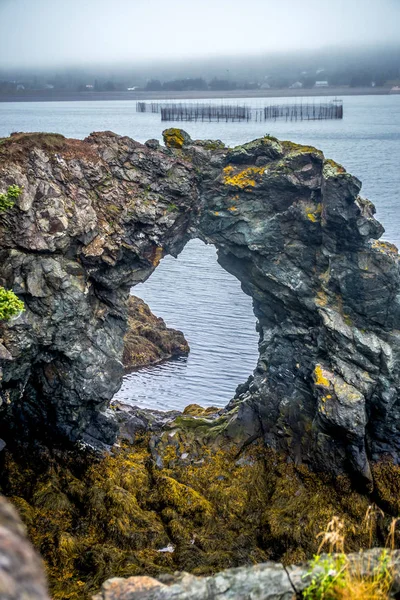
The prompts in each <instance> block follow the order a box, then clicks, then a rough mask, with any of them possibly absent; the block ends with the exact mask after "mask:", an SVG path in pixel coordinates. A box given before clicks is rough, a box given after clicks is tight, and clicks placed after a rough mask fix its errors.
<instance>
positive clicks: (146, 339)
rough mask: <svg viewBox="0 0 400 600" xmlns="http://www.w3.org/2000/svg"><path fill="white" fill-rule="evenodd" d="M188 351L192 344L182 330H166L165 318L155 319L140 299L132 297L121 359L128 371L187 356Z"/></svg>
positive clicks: (129, 301) (130, 298) (169, 328)
mask: <svg viewBox="0 0 400 600" xmlns="http://www.w3.org/2000/svg"><path fill="white" fill-rule="evenodd" d="M189 351H190V348H189V344H188V343H187V341H186V340H185V336H184V335H183V333H182V332H181V331H178V330H177V329H172V328H171V327H167V326H166V324H165V322H164V321H163V319H161V318H160V317H156V316H155V315H154V314H153V313H152V312H151V310H150V308H149V307H148V306H147V304H146V303H145V302H144V301H143V300H142V299H141V298H137V297H136V296H130V297H129V300H128V331H127V332H126V334H125V341H124V353H123V356H122V362H123V364H124V367H125V369H126V370H128V371H129V370H130V369H135V368H138V367H144V366H147V365H152V364H155V363H158V362H160V361H162V360H167V359H168V358H173V357H178V356H187V355H188V354H189Z"/></svg>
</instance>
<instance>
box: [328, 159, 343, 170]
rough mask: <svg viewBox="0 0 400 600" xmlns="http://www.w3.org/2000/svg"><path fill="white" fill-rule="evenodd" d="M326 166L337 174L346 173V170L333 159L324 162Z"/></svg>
mask: <svg viewBox="0 0 400 600" xmlns="http://www.w3.org/2000/svg"><path fill="white" fill-rule="evenodd" d="M324 165H327V166H329V167H332V169H334V170H335V171H336V172H337V173H346V169H345V168H344V167H342V165H340V164H339V163H337V162H335V161H334V160H332V159H331V158H327V159H326V160H325V162H324Z"/></svg>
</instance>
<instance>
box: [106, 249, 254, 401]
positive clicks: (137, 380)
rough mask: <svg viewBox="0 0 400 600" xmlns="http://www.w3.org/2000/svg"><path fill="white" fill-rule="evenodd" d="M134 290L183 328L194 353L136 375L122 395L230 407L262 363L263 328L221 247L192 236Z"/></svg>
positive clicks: (127, 398) (159, 313) (127, 379)
mask: <svg viewBox="0 0 400 600" xmlns="http://www.w3.org/2000/svg"><path fill="white" fill-rule="evenodd" d="M132 292H133V293H134V294H135V295H137V296H139V297H140V298H143V300H144V301H145V302H147V303H148V304H149V306H150V308H151V309H152V310H153V312H154V313H155V314H156V315H157V316H160V317H162V318H163V319H165V321H166V323H167V325H168V326H170V327H175V328H176V329H180V330H182V331H183V332H184V334H185V336H186V339H187V340H188V342H189V345H190V348H191V352H190V354H189V357H187V358H186V357H185V358H179V359H175V360H172V361H167V362H164V363H161V364H159V365H156V366H152V367H147V368H143V369H140V370H138V371H135V372H133V373H130V374H129V375H127V376H126V377H125V379H124V383H123V386H122V388H121V390H120V391H119V392H118V394H117V396H116V398H118V399H119V400H124V401H126V402H129V403H132V404H136V405H140V406H143V407H146V408H157V409H159V410H170V409H182V408H184V407H185V406H187V405H188V404H191V403H197V404H201V405H202V406H211V405H214V406H224V405H225V404H226V403H227V402H228V401H229V400H230V399H231V397H232V396H233V394H234V391H235V389H236V386H237V385H238V384H239V383H243V382H244V381H245V380H246V379H247V377H248V376H249V375H250V373H252V371H253V369H254V367H255V365H256V360H257V355H258V353H257V342H258V334H257V333H256V331H255V323H256V319H255V317H254V314H253V310H252V301H251V298H250V297H249V296H246V295H245V294H244V293H243V291H242V290H241V288H240V284H239V282H238V281H237V279H235V278H234V277H233V276H232V275H230V274H229V273H227V272H226V271H224V270H223V269H222V267H220V266H219V264H218V263H217V260H216V251H215V248H214V247H213V246H206V245H205V244H203V243H202V242H200V241H199V240H193V241H191V242H189V243H188V244H187V246H186V248H185V249H184V250H183V252H182V254H181V255H180V256H179V258H178V259H177V260H176V259H174V258H172V257H171V256H169V257H166V258H164V259H163V261H162V262H161V265H160V266H159V267H158V268H157V269H156V271H155V272H154V274H153V275H152V276H151V277H150V279H149V280H148V281H146V282H145V283H144V284H142V285H138V286H136V287H135V288H134V289H132Z"/></svg>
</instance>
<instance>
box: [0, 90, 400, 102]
mask: <svg viewBox="0 0 400 600" xmlns="http://www.w3.org/2000/svg"><path fill="white" fill-rule="evenodd" d="M385 95H397V94H391V92H390V88H388V87H375V88H371V87H360V88H350V87H347V86H342V87H340V86H337V87H328V88H318V89H314V88H312V89H303V90H302V89H300V90H298V89H296V90H289V89H283V90H277V89H274V90H229V91H227V90H225V91H224V90H221V91H212V90H207V91H185V92H178V91H174V92H172V91H171V92H166V91H160V92H144V91H143V92H128V91H125V92H58V91H49V90H45V91H39V92H20V93H12V94H0V102H82V101H86V102H88V101H89V102H92V101H115V100H120V101H121V100H122V101H123V100H124V101H126V100H134V101H141V100H150V101H151V100H202V99H213V98H214V99H221V98H226V99H228V98H304V97H315V98H317V97H327V96H385Z"/></svg>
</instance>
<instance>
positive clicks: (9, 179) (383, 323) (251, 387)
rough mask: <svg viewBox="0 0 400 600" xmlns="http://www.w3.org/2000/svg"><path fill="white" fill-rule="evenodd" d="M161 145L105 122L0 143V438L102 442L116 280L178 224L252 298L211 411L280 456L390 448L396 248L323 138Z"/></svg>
mask: <svg viewBox="0 0 400 600" xmlns="http://www.w3.org/2000/svg"><path fill="white" fill-rule="evenodd" d="M165 141H166V146H167V147H165V148H161V147H158V146H157V144H154V142H151V143H149V144H148V145H146V144H145V145H142V144H139V143H138V142H135V141H133V140H131V139H130V138H127V137H121V136H117V135H115V134H112V133H109V132H106V133H97V134H92V135H91V136H90V137H89V138H87V139H86V140H84V141H77V140H66V139H64V138H63V137H62V136H57V135H39V134H18V135H15V136H13V137H11V138H10V139H7V140H4V141H2V144H1V145H0V185H1V189H2V190H3V189H4V190H6V189H7V186H11V185H17V186H20V187H21V188H22V189H23V193H22V194H21V195H20V197H19V198H18V199H17V200H16V202H15V206H14V207H12V208H9V209H7V210H6V211H5V212H3V213H2V214H1V215H0V247H1V251H0V258H1V260H0V284H2V285H3V286H5V287H6V288H10V289H13V290H14V291H15V292H16V293H17V294H18V296H19V297H20V298H21V299H22V300H23V301H24V303H25V312H23V313H22V315H21V316H20V317H19V318H17V319H15V320H13V321H11V322H7V323H2V325H1V338H2V342H1V343H2V345H3V347H4V351H3V352H2V355H1V356H2V357H3V358H2V359H1V361H0V364H1V368H2V371H3V376H2V398H3V418H2V423H3V430H2V434H3V437H5V438H7V436H8V437H9V436H10V427H16V426H17V425H19V426H22V427H23V428H24V430H25V431H31V432H34V435H37V431H38V428H37V424H38V423H40V430H41V431H42V432H44V431H46V432H47V433H46V435H48V436H49V435H50V434H51V435H55V437H56V438H57V439H58V438H60V436H63V437H64V438H65V439H68V440H71V441H83V442H85V443H87V444H90V445H92V446H94V447H101V446H102V445H104V444H112V443H113V441H114V440H115V438H116V435H117V424H116V421H115V419H114V418H113V416H112V413H111V412H110V411H108V410H107V407H108V405H109V402H110V400H111V398H112V396H113V395H114V393H115V392H116V391H117V390H118V388H119V386H120V384H121V379H122V375H123V365H122V361H121V359H122V355H123V338H124V335H125V333H126V325H127V311H128V307H127V301H128V297H129V291H130V287H131V286H133V285H135V284H136V283H138V282H142V281H144V280H145V279H147V278H148V277H149V276H150V274H151V273H152V271H153V270H154V269H155V268H156V266H157V265H158V264H159V261H160V259H161V258H162V257H163V256H165V255H166V254H172V255H174V256H176V255H177V254H179V252H180V251H181V250H182V248H183V247H184V245H185V243H186V241H187V240H188V239H189V238H191V237H200V238H201V239H203V240H204V241H206V242H209V243H212V244H214V245H215V246H216V247H217V249H218V260H219V262H220V264H221V265H222V266H223V267H224V268H225V269H227V270H228V271H230V272H231V273H233V274H234V275H235V276H236V277H237V278H238V279H239V280H240V281H241V283H242V288H243V290H244V291H245V293H247V294H249V295H251V296H252V298H253V305H254V312H255V315H256V317H257V319H258V328H259V332H260V342H259V353H260V355H259V360H258V364H257V367H256V370H255V372H254V374H253V376H252V377H251V378H250V379H249V381H248V382H247V384H245V385H243V386H241V387H240V389H239V391H238V394H237V396H236V398H235V399H233V400H232V402H231V403H230V405H229V407H228V409H227V410H228V411H229V412H230V414H231V415H232V416H234V419H235V421H236V425H235V427H236V429H235V435H240V434H241V435H242V438H243V442H244V443H245V442H246V440H252V439H255V438H257V437H260V438H262V439H263V440H264V441H265V442H266V444H267V445H268V446H269V447H270V448H272V449H275V450H277V451H279V452H281V453H283V454H285V455H288V456H289V457H290V459H291V460H292V461H295V462H296V463H304V464H307V465H308V466H310V467H311V468H312V469H315V470H319V471H329V472H331V473H334V474H336V475H337V474H340V473H346V472H347V473H352V474H353V477H354V481H358V482H359V483H360V484H362V485H365V484H367V485H368V486H371V485H372V479H373V476H372V471H371V464H372V463H373V462H376V461H378V460H380V459H382V458H388V459H389V462H390V461H394V462H398V461H399V460H400V441H399V440H400V436H399V426H400V425H399V424H400V409H399V403H398V401H397V398H398V389H399V385H400V381H399V373H400V369H399V366H400V336H399V331H400V294H399V291H400V281H399V268H398V265H399V263H398V254H397V249H396V248H395V247H394V246H392V245H390V244H387V243H385V242H380V241H374V240H377V239H378V238H379V237H380V236H381V234H382V232H383V228H382V226H381V225H380V224H379V223H378V222H377V221H376V220H375V219H374V216H373V215H374V207H373V205H372V204H371V203H370V202H368V201H367V200H364V199H362V198H361V197H360V196H359V192H360V188H361V183H360V182H359V181H358V180H357V179H356V178H355V177H352V176H351V175H349V174H348V173H347V172H346V171H345V170H344V169H343V168H342V167H341V166H340V165H337V164H336V163H334V162H333V161H330V160H325V158H324V156H323V154H322V152H320V151H318V150H316V149H315V148H309V147H303V146H299V145H296V144H292V143H290V142H280V141H278V140H276V139H275V138H271V137H269V136H266V137H264V138H262V139H260V140H255V141H254V142H250V143H248V144H244V145H243V146H240V147H237V148H233V149H229V148H225V147H223V144H221V143H217V142H210V141H195V142H193V141H192V140H190V138H189V136H188V135H187V134H184V133H182V132H181V131H180V130H176V129H172V130H168V131H167V132H166V133H165Z"/></svg>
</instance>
